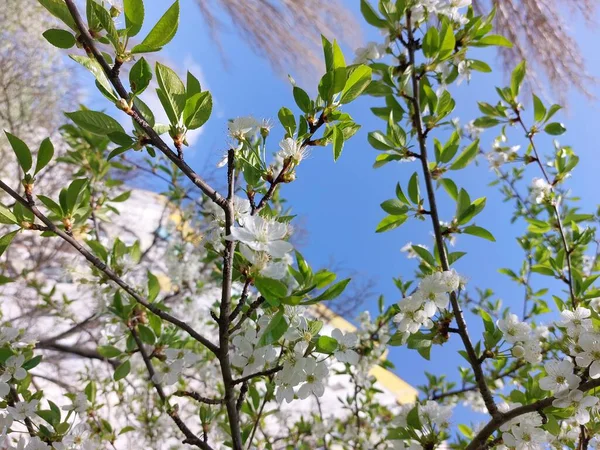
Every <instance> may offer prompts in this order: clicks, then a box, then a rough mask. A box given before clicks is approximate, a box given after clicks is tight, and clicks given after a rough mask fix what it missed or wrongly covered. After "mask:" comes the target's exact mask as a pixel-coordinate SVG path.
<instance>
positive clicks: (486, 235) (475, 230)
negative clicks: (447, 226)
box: [462, 225, 496, 242]
mask: <svg viewBox="0 0 600 450" xmlns="http://www.w3.org/2000/svg"><path fill="white" fill-rule="evenodd" d="M462 232H463V233H466V234H470V235H472V236H477V237H480V238H483V239H487V240H488V241H492V242H496V238H494V235H493V234H492V233H490V232H489V231H488V230H486V229H485V228H481V227H478V226H475V225H470V226H468V227H465V228H463V230H462Z"/></svg>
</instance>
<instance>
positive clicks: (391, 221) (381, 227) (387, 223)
mask: <svg viewBox="0 0 600 450" xmlns="http://www.w3.org/2000/svg"><path fill="white" fill-rule="evenodd" d="M407 219H408V216H406V215H401V216H396V215H392V216H387V217H384V219H383V220H382V221H381V222H379V224H378V225H377V228H376V229H375V232H376V233H383V232H385V231H390V230H393V229H394V228H398V227H399V226H400V225H402V224H403V223H404V222H406V220H407Z"/></svg>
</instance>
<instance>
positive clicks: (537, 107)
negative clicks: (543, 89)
mask: <svg viewBox="0 0 600 450" xmlns="http://www.w3.org/2000/svg"><path fill="white" fill-rule="evenodd" d="M544 117H546V107H545V106H544V103H543V102H542V101H541V100H540V98H539V97H538V96H537V95H535V94H533V118H534V120H535V121H536V122H541V121H542V120H544Z"/></svg>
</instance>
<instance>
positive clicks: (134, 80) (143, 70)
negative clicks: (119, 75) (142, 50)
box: [129, 58, 152, 95]
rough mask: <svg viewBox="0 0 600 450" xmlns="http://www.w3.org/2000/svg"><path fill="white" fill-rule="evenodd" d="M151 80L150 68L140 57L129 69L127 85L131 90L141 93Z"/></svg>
mask: <svg viewBox="0 0 600 450" xmlns="http://www.w3.org/2000/svg"><path fill="white" fill-rule="evenodd" d="M151 80H152V68H151V67H150V64H148V61H146V60H145V59H144V58H140V59H139V60H138V61H137V62H136V63H135V64H134V65H133V67H132V68H131V70H130V71H129V85H130V86H131V92H133V93H134V94H138V95H139V94H141V93H142V92H144V91H145V90H146V88H147V87H148V85H149V84H150V81H151Z"/></svg>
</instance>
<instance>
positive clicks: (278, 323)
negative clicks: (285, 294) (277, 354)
mask: <svg viewBox="0 0 600 450" xmlns="http://www.w3.org/2000/svg"><path fill="white" fill-rule="evenodd" d="M283 312H284V310H283V308H282V309H280V310H279V311H277V314H275V315H274V316H273V318H272V319H271V321H270V322H269V324H268V325H267V327H266V328H265V331H264V332H263V333H262V335H261V337H260V339H259V340H258V344H257V345H256V346H257V347H264V346H265V345H270V344H273V343H274V342H277V341H278V340H279V339H280V338H281V337H282V336H283V335H284V334H285V332H286V331H287V329H288V327H289V325H288V323H287V322H286V320H285V317H284V315H283Z"/></svg>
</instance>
